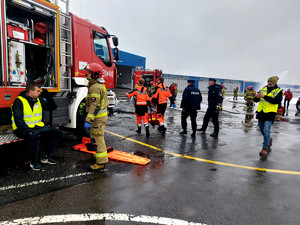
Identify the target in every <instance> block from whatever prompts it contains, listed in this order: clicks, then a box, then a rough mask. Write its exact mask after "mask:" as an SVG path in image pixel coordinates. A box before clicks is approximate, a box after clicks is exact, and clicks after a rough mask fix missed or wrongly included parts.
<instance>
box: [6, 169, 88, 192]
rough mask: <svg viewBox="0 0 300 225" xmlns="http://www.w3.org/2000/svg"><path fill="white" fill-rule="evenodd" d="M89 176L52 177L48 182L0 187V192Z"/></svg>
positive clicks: (83, 174)
mask: <svg viewBox="0 0 300 225" xmlns="http://www.w3.org/2000/svg"><path fill="white" fill-rule="evenodd" d="M90 174H91V172H87V173H78V174H72V175H69V176H65V177H53V178H51V179H49V180H38V181H32V182H27V183H23V184H16V185H10V186H5V187H0V191H6V190H9V189H16V188H22V187H28V186H32V185H37V184H44V183H50V182H54V181H58V180H66V179H71V178H75V177H81V176H86V175H90Z"/></svg>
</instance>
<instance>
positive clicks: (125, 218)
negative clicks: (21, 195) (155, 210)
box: [0, 213, 206, 225]
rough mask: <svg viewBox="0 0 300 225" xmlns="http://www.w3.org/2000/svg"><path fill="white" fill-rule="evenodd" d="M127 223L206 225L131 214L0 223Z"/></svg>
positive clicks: (106, 214) (35, 218) (81, 215)
mask: <svg viewBox="0 0 300 225" xmlns="http://www.w3.org/2000/svg"><path fill="white" fill-rule="evenodd" d="M98 220H99V221H101V220H112V221H127V222H130V221H132V222H137V223H152V224H164V225H206V224H203V223H193V222H188V221H185V220H179V219H172V218H166V217H158V216H145V215H141V216H135V215H130V214H117V213H87V214H67V215H50V216H43V217H28V218H24V219H16V220H13V221H3V222H0V224H1V225H7V224H9V225H15V224H47V223H67V222H79V221H98Z"/></svg>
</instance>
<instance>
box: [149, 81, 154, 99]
mask: <svg viewBox="0 0 300 225" xmlns="http://www.w3.org/2000/svg"><path fill="white" fill-rule="evenodd" d="M150 84H151V85H150V96H149V97H152V96H153V93H154V91H155V85H154V82H153V81H151V83H150Z"/></svg>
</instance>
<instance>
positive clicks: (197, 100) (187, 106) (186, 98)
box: [180, 80, 202, 138]
mask: <svg viewBox="0 0 300 225" xmlns="http://www.w3.org/2000/svg"><path fill="white" fill-rule="evenodd" d="M187 82H188V86H187V87H186V88H185V89H184V91H183V94H182V100H181V104H180V108H182V111H181V127H182V131H181V132H180V134H187V131H186V128H187V122H186V119H187V118H188V117H189V116H190V118H191V122H192V130H193V133H192V135H191V136H192V137H193V138H194V137H196V130H197V122H196V118H197V110H200V108H201V107H200V104H201V101H202V95H201V92H200V90H199V89H198V88H196V87H195V80H188V81H187Z"/></svg>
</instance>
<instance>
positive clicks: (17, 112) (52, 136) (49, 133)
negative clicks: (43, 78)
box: [11, 83, 63, 171]
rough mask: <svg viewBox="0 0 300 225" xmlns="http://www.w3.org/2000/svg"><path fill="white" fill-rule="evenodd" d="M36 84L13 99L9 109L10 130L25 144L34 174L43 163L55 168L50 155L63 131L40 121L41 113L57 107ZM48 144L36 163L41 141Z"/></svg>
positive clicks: (45, 91)
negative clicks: (10, 111)
mask: <svg viewBox="0 0 300 225" xmlns="http://www.w3.org/2000/svg"><path fill="white" fill-rule="evenodd" d="M42 91H43V92H42V93H41V88H40V87H39V86H38V85H37V84H35V83H28V84H27V85H26V90H25V91H22V92H21V93H20V95H19V96H18V97H17V98H16V99H15V100H14V102H13V105H12V106H11V109H12V118H11V120H12V128H13V130H14V133H15V134H16V135H17V136H18V137H20V138H23V139H24V140H25V142H26V143H27V145H28V150H29V157H30V160H31V163H30V167H31V169H32V170H34V171H40V170H43V167H42V166H41V164H40V162H41V163H43V164H50V165H56V164H57V162H56V160H54V159H53V158H52V157H51V156H52V153H53V152H54V150H55V149H56V148H57V146H58V144H59V143H60V141H61V139H62V135H63V134H62V132H61V131H60V130H58V129H56V128H54V127H50V126H47V125H45V124H44V123H43V122H42V114H43V110H46V111H52V110H55V109H56V108H57V106H56V104H55V102H54V100H53V98H52V97H51V95H50V93H49V92H48V91H47V89H42ZM43 136H44V137H46V138H45V140H46V141H48V144H47V145H46V146H47V148H48V149H47V153H46V154H44V156H43V157H42V159H41V160H39V145H40V138H41V137H43Z"/></svg>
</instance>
